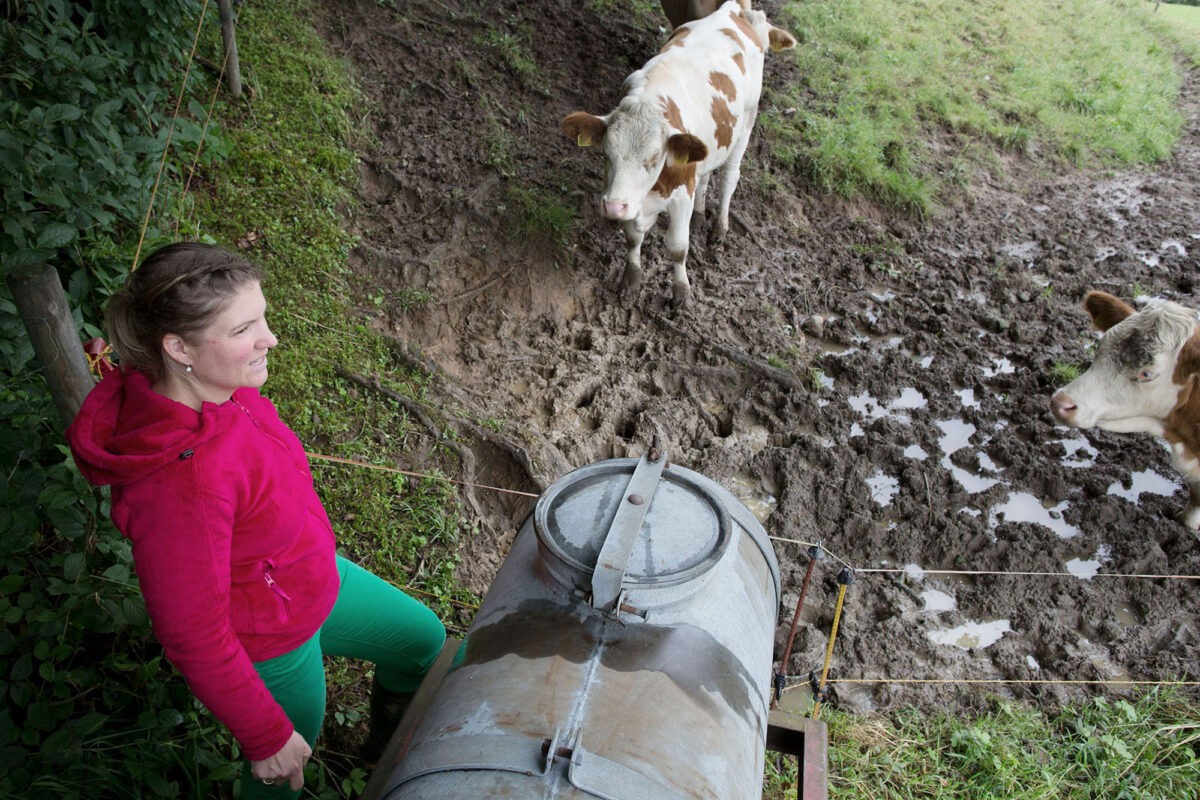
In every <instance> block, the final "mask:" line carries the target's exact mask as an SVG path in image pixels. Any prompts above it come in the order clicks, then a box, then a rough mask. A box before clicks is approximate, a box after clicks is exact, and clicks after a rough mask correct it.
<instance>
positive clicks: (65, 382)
mask: <svg viewBox="0 0 1200 800" xmlns="http://www.w3.org/2000/svg"><path fill="white" fill-rule="evenodd" d="M8 287H9V289H10V290H11V291H12V294H13V302H15V303H16V305H17V310H18V311H20V313H21V321H22V322H24V323H25V330H26V331H28V332H29V340H30V341H31V342H32V343H33V352H34V353H35V354H36V355H37V359H38V363H39V364H40V365H41V367H42V371H43V372H44V373H45V375H46V383H47V384H48V385H49V386H50V394H51V395H52V396H53V397H54V406H55V408H57V409H58V416H59V417H60V418H61V419H62V421H63V427H64V428H65V427H66V426H67V425H70V424H71V420H73V419H75V415H76V414H78V413H79V407H80V406H81V405H83V398H84V397H86V396H87V393H88V392H90V391H91V390H92V387H93V386H95V385H96V382H95V381H94V380H93V379H92V374H91V372H89V371H88V364H87V357H86V356H85V355H84V354H83V344H82V343H81V342H80V341H79V331H78V330H76V329H75V321H74V320H73V319H72V318H71V306H70V304H69V303H67V293H66V292H64V291H63V287H62V281H60V280H59V279H58V273H57V272H56V271H55V270H54V268H53V267H51V266H49V265H46V264H40V265H36V266H28V267H18V268H17V269H14V270H13V271H12V272H11V273H9V275H8Z"/></svg>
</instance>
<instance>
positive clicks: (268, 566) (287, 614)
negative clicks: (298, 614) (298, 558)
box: [262, 558, 292, 622]
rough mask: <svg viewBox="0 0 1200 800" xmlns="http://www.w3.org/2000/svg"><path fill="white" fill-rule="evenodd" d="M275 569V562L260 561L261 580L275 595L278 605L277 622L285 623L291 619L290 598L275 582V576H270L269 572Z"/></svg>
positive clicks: (267, 559) (269, 560)
mask: <svg viewBox="0 0 1200 800" xmlns="http://www.w3.org/2000/svg"><path fill="white" fill-rule="evenodd" d="M273 569H275V562H274V561H272V560H271V559H269V558H264V559H263V560H262V575H263V580H264V581H266V582H267V588H268V589H270V590H271V591H272V592H273V593H274V594H275V599H276V601H277V602H278V605H279V614H278V617H279V621H280V622H287V621H288V619H290V618H291V603H292V598H291V597H289V596H288V593H287V592H285V591H284V590H283V587H282V586H280V585H279V584H278V583H276V582H275V576H273V575H272V574H271V570H273Z"/></svg>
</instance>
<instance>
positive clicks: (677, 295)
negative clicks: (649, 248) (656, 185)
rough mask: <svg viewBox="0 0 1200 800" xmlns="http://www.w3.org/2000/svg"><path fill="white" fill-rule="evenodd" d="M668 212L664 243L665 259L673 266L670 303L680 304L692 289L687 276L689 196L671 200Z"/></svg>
mask: <svg viewBox="0 0 1200 800" xmlns="http://www.w3.org/2000/svg"><path fill="white" fill-rule="evenodd" d="M668 213H669V215H670V224H668V225H667V236H666V240H665V242H664V244H665V245H666V250H667V259H668V260H669V261H670V262H671V264H672V265H673V266H674V273H673V275H672V278H671V305H673V306H682V305H684V304H685V303H687V301H688V296H689V295H690V294H691V290H692V289H691V285H690V284H689V283H688V276H687V255H688V237H689V235H690V232H691V224H690V223H691V220H692V203H691V198H687V199H686V200H679V201H672V204H671V206H670V208H669V211H668Z"/></svg>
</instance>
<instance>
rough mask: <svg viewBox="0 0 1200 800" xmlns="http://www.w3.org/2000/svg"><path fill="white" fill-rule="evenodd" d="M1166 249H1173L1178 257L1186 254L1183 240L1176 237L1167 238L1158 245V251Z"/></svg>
mask: <svg viewBox="0 0 1200 800" xmlns="http://www.w3.org/2000/svg"><path fill="white" fill-rule="evenodd" d="M1167 250H1174V251H1175V254H1176V255H1178V256H1180V257H1185V256H1187V248H1186V247H1184V246H1183V242H1181V241H1178V240H1177V239H1167V240H1166V241H1165V242H1163V243H1162V244H1160V245H1159V246H1158V251H1159V252H1160V253H1163V252H1166V251H1167Z"/></svg>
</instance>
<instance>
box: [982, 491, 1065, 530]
mask: <svg viewBox="0 0 1200 800" xmlns="http://www.w3.org/2000/svg"><path fill="white" fill-rule="evenodd" d="M1066 508H1067V501H1066V500H1064V501H1062V502H1061V503H1059V504H1058V505H1056V506H1048V505H1046V504H1045V503H1043V502H1042V501H1041V500H1039V499H1038V498H1037V497H1034V496H1033V495H1031V494H1029V493H1028V492H1010V493H1009V495H1008V499H1007V500H1006V501H1004V502H1003V503H1001V504H1000V505H998V506H994V507H993V508H992V510H991V511H990V512H988V530H989V531H994V530H995V529H996V526H997V525H999V524H1000V517H1001V516H1003V517H1004V521H1005V522H1009V523H1016V522H1032V523H1034V524H1035V525H1041V526H1042V527H1045V528H1049V529H1050V530H1052V531H1054V534H1055V535H1056V536H1058V538H1060V539H1070V538H1072V537H1075V536H1078V535H1079V529H1078V528H1076V527H1075V526H1074V525H1070V524H1068V523H1067V522H1066V521H1065V520H1064V519H1063V511H1065V510H1066Z"/></svg>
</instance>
